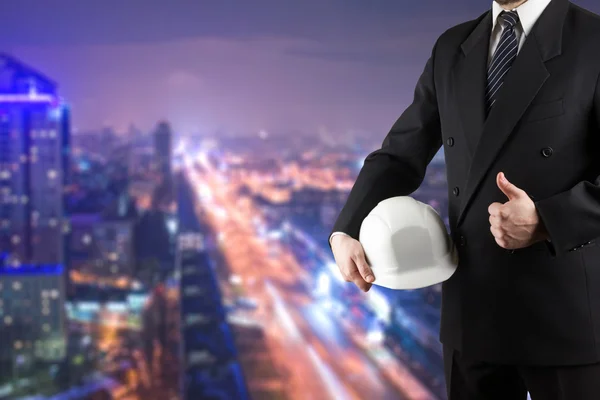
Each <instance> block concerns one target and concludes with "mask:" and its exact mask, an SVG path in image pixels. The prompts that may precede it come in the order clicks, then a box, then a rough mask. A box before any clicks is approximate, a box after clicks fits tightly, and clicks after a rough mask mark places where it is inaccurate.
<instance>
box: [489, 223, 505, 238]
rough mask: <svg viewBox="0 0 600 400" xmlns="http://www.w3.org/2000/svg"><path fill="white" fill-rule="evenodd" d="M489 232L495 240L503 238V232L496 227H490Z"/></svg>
mask: <svg viewBox="0 0 600 400" xmlns="http://www.w3.org/2000/svg"><path fill="white" fill-rule="evenodd" d="M490 232H492V235H494V237H495V238H496V239H503V238H504V231H503V230H502V229H500V228H498V227H497V226H490Z"/></svg>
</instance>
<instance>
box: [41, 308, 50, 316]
mask: <svg viewBox="0 0 600 400" xmlns="http://www.w3.org/2000/svg"><path fill="white" fill-rule="evenodd" d="M42 314H44V315H49V314H50V309H49V308H42Z"/></svg>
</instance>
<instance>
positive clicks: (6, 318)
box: [4, 315, 13, 325]
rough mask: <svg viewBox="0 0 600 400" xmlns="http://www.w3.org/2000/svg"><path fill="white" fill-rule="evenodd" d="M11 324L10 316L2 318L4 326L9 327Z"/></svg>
mask: <svg viewBox="0 0 600 400" xmlns="http://www.w3.org/2000/svg"><path fill="white" fill-rule="evenodd" d="M12 322H13V319H12V317H11V316H10V315H7V316H6V317H4V323H5V324H6V325H10V324H12Z"/></svg>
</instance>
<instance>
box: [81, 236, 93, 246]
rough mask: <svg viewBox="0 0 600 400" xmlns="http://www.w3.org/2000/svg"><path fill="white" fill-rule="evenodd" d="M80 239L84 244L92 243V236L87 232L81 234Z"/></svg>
mask: <svg viewBox="0 0 600 400" xmlns="http://www.w3.org/2000/svg"><path fill="white" fill-rule="evenodd" d="M81 241H82V242H83V244H85V245H89V244H90V243H92V236H90V235H89V234H87V233H86V234H85V235H83V237H82V238H81Z"/></svg>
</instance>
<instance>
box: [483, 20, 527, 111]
mask: <svg viewBox="0 0 600 400" xmlns="http://www.w3.org/2000/svg"><path fill="white" fill-rule="evenodd" d="M498 18H499V20H500V22H501V23H502V26H503V28H504V30H503V31H502V36H501V37H500V41H499V42H498V47H496V50H495V51H494V56H493V57H492V62H491V63H490V66H489V67H488V72H487V76H488V79H487V86H486V89H485V102H486V115H487V114H489V112H490V110H491V109H492V106H493V105H494V103H495V102H496V98H497V97H498V92H499V89H500V87H501V86H502V83H503V81H504V76H505V75H506V73H507V72H508V71H509V70H510V67H511V66H512V63H513V61H514V60H515V58H516V57H517V52H518V49H519V40H518V38H517V34H516V33H515V25H517V23H518V22H519V14H517V12H516V11H502V12H501V13H500V15H499V16H498Z"/></svg>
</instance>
